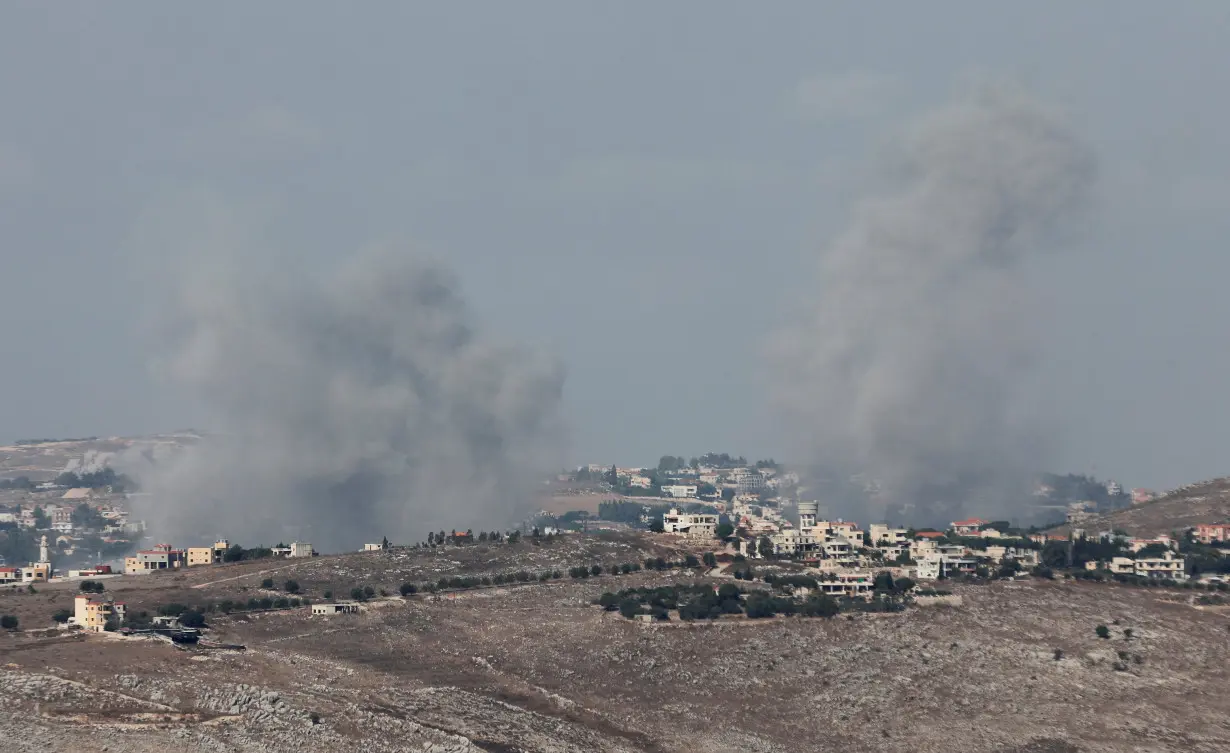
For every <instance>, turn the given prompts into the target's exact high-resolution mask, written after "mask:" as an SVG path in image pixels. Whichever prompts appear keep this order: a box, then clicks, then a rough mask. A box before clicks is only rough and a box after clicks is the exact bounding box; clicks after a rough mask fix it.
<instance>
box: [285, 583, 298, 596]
mask: <svg viewBox="0 0 1230 753" xmlns="http://www.w3.org/2000/svg"><path fill="white" fill-rule="evenodd" d="M282 590H284V591H286V593H288V594H297V593H299V584H298V583H297V582H295V581H293V580H288V581H286V584H285V585H283V586H282Z"/></svg>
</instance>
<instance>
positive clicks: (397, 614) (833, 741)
mask: <svg viewBox="0 0 1230 753" xmlns="http://www.w3.org/2000/svg"><path fill="white" fill-rule="evenodd" d="M739 460H741V459H739V458H731V459H730V464H734V463H738V461H739ZM684 465H686V466H688V468H689V472H691V471H697V475H698V476H699V475H700V473H701V471H700V469H694V468H692V467H691V465H690V463H686V462H685V464H684ZM698 465H699V463H698ZM759 466H760V467H759V468H758V467H757V464H754V463H752V464H747V463H744V464H740V469H735V468H723V469H718V472H717V473H716V474H715V476H713V477H712V481H705V482H699V478H697V479H696V481H697V482H699V483H690V481H692V479H690V478H688V477H686V476H683V475H682V474H679V473H678V472H675V474H676V475H675V476H674V477H671V476H668V475H666V474H661V475H659V474H658V473H657V472H656V471H655V470H653V469H650V470H645V471H643V473H642V476H643V477H647V478H650V486H649V487H648V488H647V489H645V492H643V493H638V492H632V493H624V492H625V490H626V489H627V488H644V487H627V486H626V484H627V483H628V482H629V481H631V480H632V479H633V478H634V477H632V476H629V477H628V481H624V480H622V479H620V478H619V475H618V474H617V475H616V479H615V480H616V484H618V486H617V485H615V484H611V483H609V482H607V481H605V480H603V479H602V474H604V473H609V472H610V469H609V468H607V470H606V471H601V470H598V471H595V472H596V473H597V475H598V478H597V479H596V480H595V479H593V478H589V479H585V478H584V476H585V475H588V474H589V473H590V471H589V469H588V468H582V469H577V470H575V471H572V472H569V473H567V474H561V475H562V476H565V477H566V478H565V479H564V480H563V481H558V484H559V485H560V488H564V487H566V488H568V489H570V490H572V491H573V493H572V494H570V495H565V494H562V493H555V492H556V491H557V490H553V493H552V494H551V495H550V496H549V497H548V498H544V500H543V509H541V510H539V511H538V512H537V513H536V514H533V515H530V516H529V517H527V519H526V520H525V521H524V522H523V523H522V524H521V525H518V526H516V527H512V528H508V529H501V530H494V531H493V530H451V529H449V530H441V531H432V532H427V533H426V534H425V535H424V536H423V537H422V538H421V540H419V541H394V540H390V538H388V537H386V536H384V535H383V533H384V532H382V531H381V530H380V529H379V528H378V527H373V529H372V531H371V538H370V539H369V540H368V541H367V542H366V543H363V544H361V545H359V546H356V547H355V548H354V551H348V552H321V551H319V550H318V547H317V546H315V545H314V544H313V543H312V542H307V541H291V542H289V543H286V544H282V543H279V544H277V545H268V546H267V545H258V544H256V543H253V542H249V541H243V540H242V538H241V537H242V535H243V532H242V531H239V530H226V528H225V526H220V528H221V531H220V532H221V533H223V534H229V536H232V537H235V538H218V539H216V540H213V539H212V538H211V539H210V540H207V541H205V542H199V541H181V540H175V539H172V540H170V541H164V540H162V539H161V538H159V534H158V532H157V531H140V532H139V533H132V534H127V536H128V537H129V538H128V540H129V545H130V546H129V548H128V549H126V550H124V551H122V552H119V553H116V554H114V555H112V556H111V557H109V558H107V559H91V558H89V557H87V556H86V554H85V553H84V552H83V550H81V549H78V552H80V553H81V559H80V560H75V561H72V562H69V561H68V560H67V559H66V558H65V555H64V553H63V549H64V548H63V547H62V546H61V547H60V548H59V549H57V547H56V540H57V538H58V537H59V536H64V535H67V536H72V537H74V538H85V537H88V536H92V535H95V534H94V531H96V530H100V529H96V528H94V527H93V526H95V525H97V521H90V527H84V526H83V527H80V528H79V527H78V526H77V525H75V524H74V526H73V528H72V529H71V533H65V532H61V531H57V530H55V529H52V528H50V527H43V526H44V523H45V521H43V520H42V518H43V517H44V516H46V515H47V513H46V512H45V511H46V508H47V507H49V506H51V505H53V504H54V505H56V507H59V506H60V503H57V502H56V500H58V499H59V500H62V499H63V498H64V495H65V494H66V493H67V492H69V491H71V490H72V489H83V488H88V489H90V491H89V492H87V493H80V492H79V493H78V494H80V495H81V501H80V502H78V501H76V500H72V502H74V503H75V505H77V506H79V505H81V504H85V505H86V506H87V507H89V508H90V509H91V510H99V509H100V508H104V507H106V508H112V507H122V508H127V507H128V505H129V503H131V502H132V501H133V500H132V499H129V498H128V497H127V495H128V494H130V493H138V494H139V493H140V492H130V491H129V490H127V489H126V490H125V491H124V492H123V493H122V494H123V496H121V493H119V492H117V490H116V489H115V488H112V489H110V490H107V489H105V488H98V489H94V488H92V487H86V486H81V485H73V486H68V487H66V488H62V489H51V488H48V487H44V488H43V489H41V490H37V491H33V490H27V491H26V492H23V493H24V494H26V496H24V497H23V498H22V499H21V501H20V504H21V506H22V512H21V513H18V512H14V513H13V515H14V520H13V521H11V522H8V523H7V527H5V528H3V529H2V530H0V535H3V536H6V537H7V536H11V537H13V540H17V541H23V542H30V543H32V545H33V551H31V552H30V553H29V554H28V555H26V553H25V551H24V550H23V551H22V557H23V559H22V560H21V561H16V562H14V561H12V560H10V565H7V566H6V567H9V570H6V571H5V572H6V573H12V574H13V575H12V578H13V579H12V580H10V581H8V582H7V583H6V585H4V586H0V653H4V654H5V656H6V661H7V663H6V664H5V666H4V667H3V668H0V692H3V693H4V694H5V697H6V699H7V703H8V705H7V706H6V709H5V710H4V711H3V712H0V732H3V733H5V734H9V733H14V734H16V731H17V730H19V729H20V730H24V732H23V734H26V735H27V736H28V739H29V740H30V745H31V746H41V748H42V749H53V750H90V749H101V748H102V747H104V746H105V747H107V748H108V749H110V750H120V749H124V750H131V751H134V753H144V752H145V751H155V750H165V749H166V747H167V746H168V745H178V746H181V747H182V746H184V745H187V746H188V747H193V746H194V745H195V746H196V747H197V748H200V749H209V750H264V751H290V750H295V751H304V750H307V751H322V752H323V751H334V750H373V751H403V750H434V751H437V752H440V751H457V752H458V753H463V752H465V753H473V751H477V750H545V749H558V750H609V751H629V752H630V751H639V750H647V749H660V750H749V749H754V750H761V751H766V753H768V752H772V753H778V752H779V751H781V752H782V753H785V751H791V750H798V749H799V746H798V744H797V735H798V734H800V733H799V732H798V731H797V730H800V729H801V730H803V731H804V732H803V733H802V734H806V735H808V737H809V739H811V740H812V741H814V745H811V746H808V747H809V748H818V749H848V750H852V751H872V750H876V751H896V750H909V751H912V752H913V753H927V752H929V751H936V753H939V752H940V751H944V750H949V749H951V747H952V745H953V744H954V740H956V741H958V743H957V744H958V747H961V748H962V749H969V750H991V749H996V750H1004V751H1010V752H1011V753H1041V752H1043V751H1045V752H1046V753H1052V752H1060V753H1072V751H1074V750H1080V751H1086V750H1087V751H1095V750H1106V751H1111V750H1121V749H1128V747H1130V745H1131V744H1133V742H1132V741H1133V740H1135V739H1137V737H1138V736H1139V735H1141V734H1146V735H1150V736H1153V737H1157V738H1165V739H1167V740H1174V741H1181V742H1182V744H1183V745H1185V746H1187V747H1186V749H1190V750H1209V751H1212V750H1218V749H1224V744H1226V743H1228V742H1230V738H1227V737H1226V736H1225V735H1224V734H1223V733H1222V732H1221V731H1219V728H1218V726H1217V724H1216V723H1213V722H1210V721H1209V719H1208V718H1205V716H1204V715H1205V714H1206V713H1208V714H1222V716H1217V717H1216V718H1224V714H1223V711H1224V712H1225V713H1230V707H1226V708H1225V709H1222V707H1223V706H1224V705H1225V704H1224V702H1223V701H1222V700H1221V696H1220V695H1218V694H1217V693H1215V692H1214V691H1213V689H1214V688H1220V687H1223V686H1224V681H1225V671H1224V662H1220V661H1219V659H1220V657H1222V656H1224V655H1225V651H1226V650H1228V648H1230V644H1228V643H1227V636H1230V632H1228V631H1227V630H1226V629H1225V628H1226V622H1225V620H1226V616H1227V614H1228V613H1230V593H1228V592H1230V583H1227V580H1226V579H1227V572H1228V570H1230V567H1227V565H1228V564H1230V557H1227V556H1225V555H1226V553H1227V552H1230V546H1228V545H1227V540H1228V539H1230V525H1227V524H1226V522H1225V521H1224V519H1222V520H1215V518H1216V516H1217V515H1220V514H1221V513H1219V512H1217V511H1218V510H1222V509H1223V507H1224V506H1220V505H1221V502H1220V501H1219V500H1221V499H1222V497H1223V496H1224V495H1222V486H1219V485H1216V484H1214V485H1212V486H1207V485H1206V486H1199V485H1197V487H1193V488H1192V489H1188V490H1186V491H1184V492H1183V494H1184V495H1186V496H1182V495H1181V496H1179V497H1176V496H1175V495H1173V494H1168V495H1165V496H1164V497H1163V500H1162V501H1159V502H1147V503H1141V504H1139V505H1132V504H1131V495H1130V494H1129V493H1126V492H1125V493H1122V494H1115V495H1112V494H1110V493H1109V491H1108V490H1106V489H1105V486H1104V485H1103V486H1099V487H1098V488H1101V489H1102V490H1103V493H1104V494H1105V495H1106V498H1105V499H1089V500H1085V501H1086V502H1088V503H1089V505H1088V506H1089V507H1092V508H1095V509H1097V510H1100V511H1103V512H1102V513H1101V516H1100V517H1094V518H1090V517H1082V516H1081V515H1080V514H1079V512H1081V511H1075V510H1069V508H1068V505H1069V503H1068V502H1067V501H1064V500H1063V499H1062V495H1063V493H1062V492H1058V491H1057V492H1056V496H1055V497H1050V496H1049V495H1048V498H1047V499H1046V500H1045V501H1044V504H1046V505H1049V506H1050V507H1051V508H1053V511H1054V512H1055V513H1056V520H1055V522H1056V523H1062V524H1063V525H1062V526H1057V527H1053V528H1041V527H1036V526H1035V527H1021V526H1019V525H1013V524H1012V522H1011V521H1006V520H990V519H985V518H977V517H966V516H961V517H957V518H956V519H953V520H949V521H947V523H946V524H944V525H942V526H938V527H936V528H935V529H927V528H921V527H910V526H904V525H892V524H890V523H877V522H865V523H864V522H855V521H851V520H842V519H839V518H838V517H836V516H833V515H831V514H827V513H828V511H827V510H826V505H825V503H824V501H822V500H808V499H806V496H807V490H805V489H803V488H802V486H801V485H799V484H798V483H797V482H796V481H794V479H793V478H791V474H790V473H789V471H783V470H781V469H780V468H772V467H771V466H770V463H769V462H767V461H766V462H762V463H760V464H759ZM616 470H617V471H618V470H619V469H616ZM766 471H771V472H766ZM753 474H755V476H758V477H759V478H760V480H761V481H757V480H756V478H755V476H753ZM705 475H706V476H708V475H709V474H708V473H707V472H706V473H705ZM577 476H581V477H582V478H580V479H577V478H576V477H577ZM774 478H777V479H779V481H778V482H777V486H778V488H777V489H773V488H772V487H771V486H769V482H770V481H771V480H772V479H774ZM54 480H55V479H54V477H52V478H49V479H47V481H54ZM655 481H659V482H660V481H667V482H669V483H665V484H663V483H657V484H655V483H654V482H655ZM761 482H763V484H764V486H765V487H767V488H760V489H756V488H754V487H755V486H757V485H758V484H760V483H761ZM40 483H46V482H40ZM637 483H641V482H639V481H638V482H637ZM702 483H709V484H711V486H712V487H713V489H709V488H708V487H703V486H702V485H701V484H702ZM867 483H868V484H869V485H870V484H871V483H872V482H867ZM740 484H742V486H743V490H740V488H739V486H740ZM38 485H39V484H35V486H36V487H37V486H38ZM1073 486H1076V487H1079V489H1080V493H1081V494H1082V495H1086V496H1090V497H1096V496H1097V492H1096V489H1095V488H1094V487H1093V486H1091V485H1089V484H1088V483H1087V482H1084V481H1082V482H1079V483H1074V484H1073ZM672 487H682V488H672ZM1226 488H1227V489H1230V485H1226ZM34 495H41V496H38V497H35V496H34ZM1219 495H1221V496H1219ZM1176 499H1178V500H1179V502H1180V503H1181V504H1182V505H1183V509H1184V510H1186V511H1187V512H1188V513H1189V515H1188V517H1187V518H1183V520H1184V521H1186V522H1185V523H1184V524H1183V525H1181V526H1175V527H1176V528H1177V530H1164V531H1163V530H1156V526H1154V527H1149V526H1144V525H1140V526H1136V523H1133V526H1136V527H1132V528H1131V531H1132V532H1131V533H1129V532H1128V531H1127V530H1121V529H1119V528H1118V525H1117V524H1116V523H1115V522H1114V521H1116V520H1118V519H1119V517H1117V516H1123V515H1126V514H1133V515H1137V516H1138V517H1140V516H1145V514H1146V513H1149V511H1150V510H1152V509H1154V508H1161V507H1164V506H1166V505H1171V504H1173V503H1175V500H1176ZM1168 500H1169V501H1168ZM32 503H37V504H32ZM33 507H41V508H42V509H43V510H44V513H43V515H38V514H35V513H33V512H31V513H30V514H29V515H27V514H25V510H27V509H31V508H33ZM1166 509H1169V508H1166ZM1069 512H1077V513H1078V514H1077V515H1069V514H1068V513H1069ZM99 515H100V516H101V512H100V513H99ZM81 519H82V515H80V514H79V515H78V520H81ZM1167 519H1170V518H1169V517H1168V518H1167ZM1173 519H1175V520H1178V519H1179V518H1177V517H1176V518H1173ZM1205 519H1208V520H1209V521H1210V522H1202V521H1203V520H1205ZM22 520H31V521H34V520H37V521H38V522H36V523H34V525H22V524H21V523H20V521H22ZM1133 520H1136V519H1135V518H1134V519H1133ZM47 522H49V521H47ZM70 522H72V521H71V516H70ZM220 522H221V521H220ZM125 523H126V524H128V525H132V523H129V522H128V521H125ZM104 527H105V526H104ZM120 533H121V532H120V531H115V534H116V535H117V538H118V534H120ZM236 539H239V540H240V541H242V543H238V542H237V541H236ZM27 560H28V561H27ZM953 677H961V678H962V680H961V683H960V685H959V689H960V693H959V695H943V694H941V695H937V694H936V693H935V692H933V689H934V688H945V689H953V688H956V687H957V686H955V685H953V684H952V678H953ZM1175 683H1180V684H1181V687H1184V688H1189V689H1192V692H1194V693H1197V694H1199V698H1200V699H1203V700H1201V701H1200V702H1199V703H1196V704H1194V705H1193V704H1191V703H1190V697H1188V696H1185V697H1184V702H1183V703H1184V705H1183V706H1182V708H1178V709H1177V710H1176V709H1168V710H1167V711H1166V713H1165V714H1162V715H1158V714H1152V715H1150V712H1149V710H1148V709H1147V708H1143V709H1142V707H1141V706H1140V705H1139V704H1135V703H1134V702H1133V701H1132V699H1134V698H1138V697H1139V696H1140V693H1141V692H1142V690H1143V689H1148V688H1156V687H1159V686H1167V687H1169V686H1175ZM1039 697H1045V698H1048V699H1051V702H1048V703H1046V704H1042V705H1038V703H1037V699H1038V698H1039ZM979 698H982V699H994V701H993V702H984V701H978V700H976V699H979ZM1095 698H1101V699H1103V700H1104V701H1106V703H1105V704H1103V705H1101V706H1097V705H1096V704H1093V700H1094V699H1095ZM1095 707H1096V708H1099V709H1101V710H1100V711H1099V712H1098V713H1097V715H1096V717H1095V716H1093V715H1092V712H1089V713H1086V711H1085V710H1086V709H1092V708H1095ZM1023 709H1029V710H1030V713H1029V714H1025V713H1024V712H1023V711H1022V710H1023ZM786 717H788V718H789V719H791V720H794V721H793V722H792V724H790V725H784V724H783V723H782V722H781V719H782V718H786ZM715 718H721V719H733V720H737V722H732V723H731V724H725V723H723V724H720V725H719V724H715V723H714V722H713V720H714V719H715ZM1142 718H1146V719H1148V720H1149V723H1148V728H1147V731H1146V732H1144V733H1142V732H1141V731H1140V721H1139V720H1140V719H1142ZM1210 718H1212V717H1210ZM988 730H991V731H988ZM23 739H25V738H23ZM1069 741H1071V743H1072V744H1073V745H1076V744H1078V743H1079V745H1080V747H1064V745H1067V744H1068V742H1069ZM1099 745H1100V746H1101V747H1098V746H1099ZM1219 746H1220V747H1219ZM32 749H33V748H32Z"/></svg>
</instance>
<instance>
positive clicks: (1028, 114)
mask: <svg viewBox="0 0 1230 753" xmlns="http://www.w3.org/2000/svg"><path fill="white" fill-rule="evenodd" d="M890 154H891V159H890V161H889V164H888V165H886V167H887V170H886V171H885V172H886V174H887V175H888V180H887V185H886V186H884V187H883V189H882V190H877V191H875V192H874V195H869V196H866V197H864V198H863V199H862V200H860V201H859V202H858V203H857V205H856V207H855V209H854V213H853V219H852V221H851V223H850V225H849V227H848V228H847V229H846V230H845V231H844V232H843V233H842V234H840V235H839V236H838V237H837V238H836V239H835V240H834V241H833V242H832V243H831V245H830V246H829V247H828V249H827V250H826V252H825V253H824V254H823V257H822V259H821V263H820V276H819V280H818V285H817V292H816V296H815V301H814V304H811V305H809V306H808V308H807V313H806V315H805V316H804V317H802V318H801V321H800V322H799V323H798V324H797V326H794V327H793V328H790V329H789V330H788V331H787V332H786V333H784V334H783V335H782V336H781V337H779V338H777V339H776V341H775V342H774V344H773V353H774V355H775V356H776V359H775V361H774V365H775V368H776V374H777V376H778V382H777V385H776V387H777V395H778V397H779V398H780V400H781V404H782V407H783V408H784V409H785V415H786V416H787V417H788V419H789V420H790V421H791V422H792V425H793V426H794V428H795V429H797V430H798V433H799V435H800V438H801V440H802V442H803V447H805V448H806V451H807V453H808V457H809V458H811V460H812V461H813V463H814V464H815V466H816V467H817V468H823V469H825V471H827V472H828V473H830V475H831V477H832V478H836V479H841V481H839V482H838V483H837V484H836V485H837V486H841V484H845V483H848V482H847V481H846V479H848V478H849V477H850V476H851V475H853V474H856V473H866V474H867V475H868V476H869V477H870V478H872V479H875V480H876V481H877V482H878V484H877V485H878V487H879V491H878V492H877V493H876V494H875V495H873V500H872V507H871V509H870V510H867V509H852V508H851V507H850V506H849V505H846V506H842V505H841V504H837V505H835V506H836V507H837V508H838V509H836V510H833V512H844V513H845V514H847V515H851V516H853V517H859V518H865V517H871V518H873V519H882V518H883V517H886V516H887V517H889V518H892V519H894V520H897V519H900V518H905V520H906V522H913V523H920V524H924V523H935V522H938V521H941V520H950V519H951V518H949V517H948V516H949V515H960V514H962V513H963V512H965V513H979V514H984V515H992V514H997V515H1004V514H1010V513H1011V512H1012V510H1011V506H1012V505H1013V504H1014V503H1015V502H1017V501H1020V500H1022V499H1024V498H1026V497H1027V495H1028V484H1027V480H1028V478H1029V476H1030V475H1031V474H1033V473H1036V472H1037V471H1040V470H1042V468H1041V467H1040V466H1039V463H1041V462H1043V458H1044V455H1045V452H1044V451H1045V447H1046V444H1047V442H1046V427H1045V426H1042V425H1040V424H1039V423H1038V422H1037V421H1035V420H1034V419H1032V418H1031V416H1030V411H1029V408H1028V401H1026V400H1025V399H1024V398H1025V393H1026V392H1027V390H1026V389H1025V388H1026V386H1027V384H1028V380H1029V377H1030V366H1031V362H1032V360H1033V357H1034V356H1035V354H1036V352H1037V348H1036V342H1035V340H1034V338H1035V337H1036V336H1037V334H1038V333H1037V331H1036V330H1035V328H1034V327H1033V326H1032V325H1033V324H1034V321H1035V320H1036V318H1037V317H1036V310H1037V309H1036V301H1035V299H1034V297H1033V295H1032V293H1033V292H1034V291H1032V290H1030V286H1029V285H1028V284H1027V281H1026V277H1025V275H1024V274H1023V265H1024V263H1025V262H1026V261H1027V259H1028V258H1029V257H1031V256H1032V255H1035V254H1047V253H1053V252H1055V250H1056V246H1057V245H1058V242H1059V239H1060V236H1061V235H1062V233H1061V232H1059V231H1061V230H1063V229H1065V228H1066V227H1068V225H1069V222H1070V221H1071V220H1072V219H1074V218H1075V217H1076V216H1077V215H1078V214H1079V213H1080V211H1081V210H1082V208H1083V207H1084V206H1085V205H1086V204H1087V201H1088V196H1089V192H1090V187H1091V183H1092V181H1093V176H1094V164H1093V159H1092V155H1091V152H1090V150H1089V149H1088V148H1087V147H1086V146H1085V145H1084V144H1082V143H1081V141H1080V140H1079V139H1077V138H1076V137H1075V135H1074V134H1073V133H1072V131H1071V130H1070V129H1069V127H1068V125H1067V124H1066V123H1065V121H1064V120H1063V118H1061V117H1060V116H1059V115H1058V114H1056V113H1055V112H1053V111H1052V110H1050V109H1048V108H1047V107H1045V106H1043V105H1042V104H1040V103H1039V102H1037V101H1035V100H1034V99H1032V98H1030V97H1029V96H1027V95H1026V94H1024V93H1023V92H1021V91H1019V90H1015V89H1011V88H1007V87H999V86H984V87H982V88H980V89H977V90H976V91H974V92H972V93H971V95H970V96H969V97H968V99H965V100H963V101H960V102H958V103H955V104H952V105H950V106H947V107H944V108H942V109H940V110H938V111H936V112H933V113H931V114H928V115H926V116H925V117H923V118H921V119H920V120H919V121H918V122H916V123H915V124H914V125H913V126H912V127H910V128H908V129H907V130H906V131H905V132H904V133H903V134H902V136H901V138H900V139H899V141H898V142H897V143H896V144H894V149H893V150H891V152H890ZM821 500H822V501H828V500H825V499H824V497H823V494H822V493H821ZM864 504H866V501H865V500H864Z"/></svg>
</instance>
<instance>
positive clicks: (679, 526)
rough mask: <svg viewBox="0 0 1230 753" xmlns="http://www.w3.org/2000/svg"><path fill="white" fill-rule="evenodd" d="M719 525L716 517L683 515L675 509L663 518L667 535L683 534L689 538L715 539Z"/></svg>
mask: <svg viewBox="0 0 1230 753" xmlns="http://www.w3.org/2000/svg"><path fill="white" fill-rule="evenodd" d="M717 525H718V516H716V515H710V514H707V513H697V514H692V513H681V512H679V510H678V509H676V508H674V507H672V508H671V509H670V512H668V513H666V514H665V515H663V516H662V528H663V529H664V530H665V531H666V532H667V533H682V534H685V535H687V536H688V537H689V538H697V539H700V538H706V539H711V538H714V537H715V536H717Z"/></svg>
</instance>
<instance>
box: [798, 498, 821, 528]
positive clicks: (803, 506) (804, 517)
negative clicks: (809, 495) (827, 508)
mask: <svg viewBox="0 0 1230 753" xmlns="http://www.w3.org/2000/svg"><path fill="white" fill-rule="evenodd" d="M819 507H820V504H819V503H818V502H800V503H799V529H800V530H803V531H810V530H811V529H812V528H815V526H816V513H817V512H818V510H819Z"/></svg>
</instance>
